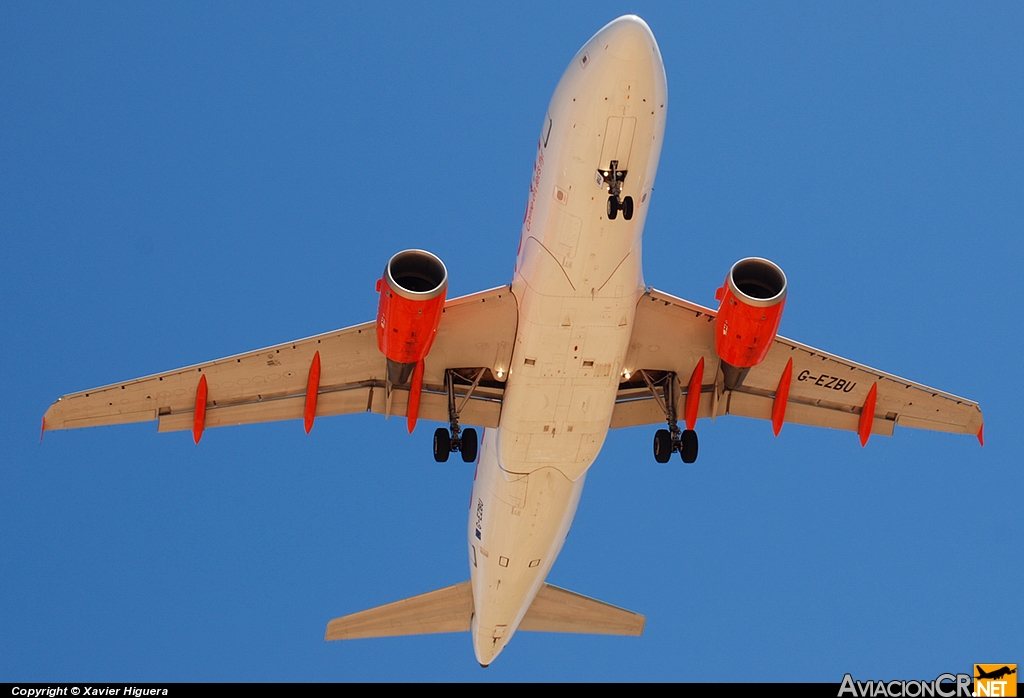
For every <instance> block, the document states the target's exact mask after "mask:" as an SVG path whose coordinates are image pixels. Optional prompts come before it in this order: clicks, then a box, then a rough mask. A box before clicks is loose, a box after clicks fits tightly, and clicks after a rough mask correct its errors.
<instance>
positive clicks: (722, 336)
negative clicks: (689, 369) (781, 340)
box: [715, 257, 787, 382]
mask: <svg viewBox="0 0 1024 698" xmlns="http://www.w3.org/2000/svg"><path fill="white" fill-rule="evenodd" d="M786 290H787V283H786V275H785V274H784V273H783V272H782V269H780V268H779V267H778V265H776V264H773V263H772V262H769V261H768V260H767V259H761V258H759V257H748V258H747V259H741V260H740V261H738V262H736V264H734V265H732V269H730V270H729V274H728V276H726V277H725V285H724V286H723V287H722V288H720V289H718V294H717V297H718V298H719V299H720V300H721V301H722V303H721V305H720V306H719V308H718V317H716V318H715V351H716V352H717V353H718V356H719V357H720V358H721V359H722V361H723V362H725V363H726V364H728V365H729V366H731V367H734V368H737V369H747V368H751V367H752V366H756V365H757V364H759V363H761V362H762V361H764V359H765V357H766V356H768V351H769V350H770V349H771V348H772V342H773V341H774V340H775V335H776V333H778V331H779V322H780V321H781V320H782V309H783V308H784V307H785V305H786ZM729 373H730V372H728V371H727V378H728V377H729V375H728V374H729ZM737 378H739V381H740V382H742V376H737ZM727 382H731V381H728V380H727Z"/></svg>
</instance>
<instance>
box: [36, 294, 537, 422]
mask: <svg viewBox="0 0 1024 698" xmlns="http://www.w3.org/2000/svg"><path fill="white" fill-rule="evenodd" d="M517 322H518V314H517V308H516V300H515V297H514V296H513V295H512V292H511V291H510V290H509V288H508V287H507V286H502V287H500V288H495V289H491V290H488V291H482V292H480V293H476V294H472V295H469V296H463V297H461V298H455V299H452V300H449V301H448V302H446V303H445V308H444V315H443V316H442V319H441V323H440V325H439V327H438V333H437V338H436V340H435V341H434V346H433V348H432V350H431V352H430V355H429V356H428V357H427V359H426V360H425V362H424V377H423V388H424V390H423V395H422V399H421V403H420V408H419V414H420V416H421V417H423V418H426V419H433V420H438V421H447V420H448V398H447V393H446V391H445V387H444V386H445V371H446V369H453V368H484V369H487V370H488V371H490V370H492V369H495V368H497V369H501V371H500V373H502V374H503V375H506V376H507V375H508V373H507V370H508V362H509V360H510V358H511V355H512V345H513V342H514V340H515V333H516V324H517ZM317 354H319V356H320V371H319V379H318V385H316V386H315V387H314V390H315V392H316V402H315V405H316V409H315V416H318V417H320V416H328V415H336V414H350V413H354V412H378V413H383V412H384V381H385V373H386V362H385V359H384V356H383V355H382V354H381V353H380V351H379V350H378V349H377V340H376V332H375V324H374V323H373V322H368V323H364V324H361V325H355V326H353V327H348V328H345V329H341V330H335V331H333V332H327V333H324V334H320V335H316V336H313V337H308V338H306V339H300V340H296V341H294V342H287V343H285V344H279V345H276V346H272V347H267V348H265V349H260V350H257V351H251V352H247V353H245V354H238V355H236V356H229V357H226V358H223V359H218V360H216V361H210V362H207V363H202V364H196V365H194V366H188V367H185V368H180V369H176V370H174V371H167V372H165V373H158V374H155V375H152V376H147V377H144V378H137V379H135V380H131V381H126V382H123V383H114V384H111V385H107V386H103V387H100V388H94V389H92V390H84V391H82V392H78V393H72V394H70V395H65V396H64V397H61V398H60V399H58V400H57V401H56V402H55V403H53V405H51V406H50V408H49V409H48V410H47V411H46V414H45V415H44V417H43V431H51V430H56V429H75V428H79V427H92V426H102V425H110V424H129V423H133V422H147V421H153V420H158V421H159V426H158V430H159V431H179V430H188V429H192V428H193V424H194V419H195V417H196V412H197V400H196V397H197V393H199V392H200V387H199V386H200V381H201V379H202V378H203V377H204V376H205V378H206V391H207V395H206V399H205V419H204V422H205V427H215V426H227V425H234V424H251V423H256V422H269V421H277V420H283V419H302V418H303V416H304V410H305V406H306V400H307V388H308V386H309V384H310V382H311V381H310V369H311V367H312V366H313V362H314V356H315V355H317ZM489 377H492V378H493V374H490V376H489ZM457 390H458V388H457ZM502 393H503V384H502V383H501V382H500V381H499V380H498V379H493V380H488V381H484V382H483V383H482V384H481V385H479V386H478V387H477V388H476V389H475V390H474V391H473V395H472V399H470V400H468V401H467V403H466V405H465V408H464V409H463V411H462V413H461V414H460V422H461V423H463V424H466V425H474V426H484V427H491V426H497V424H498V415H499V414H500V411H501V396H502ZM200 397H202V396H201V394H200ZM407 403H408V386H406V387H405V388H404V389H402V388H398V389H396V394H395V396H394V398H393V400H392V405H391V414H393V415H405V413H406V407H407ZM201 409H203V408H201Z"/></svg>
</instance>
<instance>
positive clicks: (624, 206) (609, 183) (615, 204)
mask: <svg viewBox="0 0 1024 698" xmlns="http://www.w3.org/2000/svg"><path fill="white" fill-rule="evenodd" d="M597 173H598V174H599V175H600V176H601V181H602V182H603V183H604V185H605V186H606V187H607V188H608V208H607V212H608V220H610V221H613V220H615V218H616V217H617V216H618V215H619V211H622V217H623V218H625V219H626V220H627V221H628V220H631V219H632V218H633V197H632V196H627V197H626V198H624V199H622V198H620V195H621V194H622V183H623V182H625V181H626V170H620V169H619V161H618V160H612V161H611V164H610V165H609V167H608V169H607V170H598V171H597Z"/></svg>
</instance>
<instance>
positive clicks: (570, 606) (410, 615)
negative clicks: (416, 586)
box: [324, 582, 646, 640]
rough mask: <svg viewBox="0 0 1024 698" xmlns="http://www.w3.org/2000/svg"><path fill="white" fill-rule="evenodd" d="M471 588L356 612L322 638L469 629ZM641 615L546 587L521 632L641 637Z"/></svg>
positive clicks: (466, 586)
mask: <svg viewBox="0 0 1024 698" xmlns="http://www.w3.org/2000/svg"><path fill="white" fill-rule="evenodd" d="M472 618H473V589H472V587H471V586H470V583H469V582H463V583H462V584H456V585H454V586H450V587H445V588H444V589H438V590H437V591H431V592H428V593H426V594H420V595H419V596H413V597H411V598H408V599H403V600H401V601H395V602H394V603H389V604H387V605H385V606H378V607H376V608H371V609H369V610H367V611H360V612H359V613H353V614H351V615H348V616H342V617H341V618H335V619H334V620H332V621H331V622H330V623H328V624H327V635H326V637H325V638H324V639H325V640H355V639H358V638H365V637H391V636H395V635H428V634H431V633H456V632H464V631H467V630H469V628H470V622H471V620H472ZM645 622H646V619H645V618H644V617H643V616H642V615H640V614H639V613H633V612H632V611H627V610H626V609H624V608H619V607H617V606H612V605H611V604H606V603H604V602H603V601H598V600H596V599H592V598H590V597H587V596H583V595H581V594H576V593H573V592H571V591H567V590H565V589H560V588H559V587H556V586H552V585H550V584H545V585H543V586H542V587H541V588H540V591H538V592H537V596H536V597H535V598H534V600H533V603H532V604H530V609H529V610H528V611H527V612H526V615H525V616H524V617H523V620H522V622H521V623H520V624H519V630H526V631H534V632H546V633H589V634H596V635H633V636H636V635H640V634H641V633H642V632H643V630H644V623H645Z"/></svg>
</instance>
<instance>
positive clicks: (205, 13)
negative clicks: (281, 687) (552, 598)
mask: <svg viewBox="0 0 1024 698" xmlns="http://www.w3.org/2000/svg"><path fill="white" fill-rule="evenodd" d="M627 11H630V12H636V13H637V14H639V15H641V16H642V17H644V18H645V19H646V20H647V21H648V23H649V24H650V25H651V28H652V29H653V31H654V34H655V36H656V37H657V39H658V42H659V44H660V47H661V51H662V55H663V57H664V60H665V68H666V73H667V76H668V85H669V112H668V125H667V130H666V134H665V147H664V150H663V152H662V156H661V169H660V171H659V178H658V183H657V188H656V191H655V194H654V196H653V199H652V208H651V212H650V215H649V217H648V220H647V227H646V230H645V240H644V242H645V252H646V257H645V261H644V269H645V276H646V280H647V283H648V284H650V285H652V286H655V287H658V288H660V289H663V290H665V291H668V292H670V293H673V294H675V295H679V296H682V297H685V298H688V299H690V300H693V301H696V302H700V303H704V304H707V305H712V304H713V303H714V300H713V299H714V290H715V288H716V287H717V286H718V285H719V284H720V283H721V280H722V278H723V277H724V275H725V273H726V271H727V270H728V268H729V266H730V265H731V264H732V263H733V262H734V261H736V260H737V259H739V258H741V257H745V256H750V255H759V256H764V257H768V258H770V259H772V260H774V261H775V262H777V263H779V264H780V265H781V266H782V267H783V269H785V271H786V273H787V275H788V277H789V281H790V292H789V298H788V302H787V307H786V314H785V317H784V318H783V320H782V329H781V332H782V333H783V334H784V335H786V336H788V337H792V338H794V339H797V340H799V341H802V342H806V343H808V344H811V345H814V346H817V347H820V348H822V349H824V350H827V351H831V352H834V353H837V354H839V355H842V356H846V357H849V358H851V359H854V360H857V361H860V362H863V363H867V364H869V365H873V366H876V367H878V368H881V369H884V370H886V371H889V372H892V373H895V374H897V375H902V376H905V377H907V378H910V379H912V380H915V381H919V382H922V383H925V384H928V385H933V386H935V387H937V388H940V389H943V390H947V391H949V392H953V393H956V394H960V395H964V396H966V397H969V398H971V399H974V400H977V401H979V402H980V403H981V406H982V409H983V410H984V412H985V417H986V430H985V433H986V437H987V445H986V447H985V448H984V449H982V448H979V447H978V443H977V441H976V440H975V439H974V438H973V437H958V436H952V435H946V434H937V433H922V432H914V431H911V430H905V429H897V432H896V435H895V437H894V438H891V439H890V438H883V437H875V438H873V439H872V440H871V441H870V443H869V444H868V446H867V448H865V449H861V448H860V446H859V444H858V442H857V438H856V436H855V435H853V434H850V433H846V432H832V431H828V430H816V429H811V428H805V427H799V426H794V425H787V426H786V428H785V429H784V430H783V432H782V434H781V436H780V437H779V438H778V439H776V438H774V437H773V436H772V433H771V428H770V426H769V425H768V424H767V423H761V422H755V421H752V420H746V419H742V418H736V417H731V418H725V419H721V420H718V421H716V422H715V423H714V424H712V423H710V422H706V423H705V422H701V423H700V424H699V425H698V431H699V433H700V435H701V454H700V459H699V460H698V462H697V463H696V464H695V465H693V466H684V465H683V464H682V463H680V462H679V461H678V460H673V461H672V462H671V464H669V465H667V466H661V465H658V464H656V463H655V462H654V460H653V457H652V456H651V452H650V451H651V445H650V444H651V437H652V430H651V429H645V428H640V429H630V430H624V431H617V432H613V433H612V434H611V435H610V437H609V439H608V441H607V444H606V446H605V448H604V451H603V452H602V454H601V456H600V458H599V459H598V461H597V463H596V464H595V465H594V467H593V468H592V470H591V471H590V474H589V476H588V481H587V487H586V489H585V490H584V493H583V499H582V502H581V505H580V509H579V513H578V514H577V517H576V521H575V524H574V527H573V529H572V532H571V533H570V535H569V538H568V541H567V542H566V546H565V548H564V550H563V552H562V555H561V557H560V558H559V560H558V561H557V562H556V564H555V566H554V569H553V571H552V573H551V575H550V577H549V581H551V582H553V583H555V584H558V585H560V586H564V587H567V588H570V589H573V590H575V591H578V592H580V593H584V594H587V595H591V596H594V597H597V598H599V599H602V600H605V601H608V602H610V603H614V604H617V605H621V606H624V607H627V608H630V609H632V610H636V611H638V612H641V613H644V614H646V616H647V627H646V630H645V633H644V636H643V637H642V638H640V639H636V638H603V637H586V636H573V635H545V634H533V633H522V634H519V635H517V636H516V638H515V639H514V640H513V641H512V643H511V644H510V646H509V647H508V649H506V650H505V652H504V653H503V654H502V655H501V657H500V658H499V659H498V660H497V661H496V662H495V663H494V665H492V666H491V667H490V668H488V669H487V670H486V671H485V670H482V669H480V668H479V667H478V666H477V664H476V662H475V661H474V658H473V652H472V647H471V643H470V639H469V635H468V634H456V635H440V636H433V637H413V638H397V639H380V640H367V641H358V642H350V643H330V644H327V643H324V641H323V632H324V627H325V625H326V622H327V621H328V620H329V619H330V618H333V617H335V616H339V615H343V614H346V613H350V612H353V611H357V610H362V609H364V608H367V607H370V606H374V605H377V604H381V603H386V602H390V601H393V600H396V599H399V598H403V597H406V596H411V595H414V594H417V593H421V592H425V591H429V590H432V589H435V588H438V587H442V586H446V585H449V584H454V583H457V582H460V581H463V580H464V579H466V578H468V562H467V559H466V557H467V556H466V544H465V535H466V526H467V515H468V514H467V501H468V498H469V492H470V488H471V480H472V469H471V467H470V468H467V467H465V466H464V465H463V464H461V463H460V462H457V461H452V462H449V463H448V464H445V465H438V464H436V463H434V462H433V460H432V458H431V456H430V434H431V431H432V429H431V428H430V427H431V426H432V425H430V424H421V426H420V428H419V429H418V430H417V431H416V433H415V434H414V435H413V436H411V437H410V436H407V435H406V434H405V427H404V421H403V420H390V421H384V420H383V419H381V418H379V417H377V416H373V415H359V416H352V417H345V418H340V417H339V418H330V419H322V420H319V421H318V422H317V424H316V427H315V429H314V430H313V432H312V434H311V435H309V436H306V435H305V434H304V433H303V431H302V427H301V425H300V423H299V422H289V423H280V424H269V425H255V426H246V427H237V428H233V429H215V430H210V431H208V432H207V433H206V435H205V436H204V438H203V441H202V444H201V445H200V446H199V447H196V446H194V445H193V444H192V442H191V438H190V436H189V435H188V434H187V433H184V432H182V433H175V434H160V435H158V434H157V433H156V427H155V425H154V424H152V423H149V424H141V425H130V426H124V427H110V428H103V429H90V430H79V431H69V432H56V433H51V434H48V435H47V438H46V440H45V443H44V444H43V445H42V446H40V445H39V444H38V430H39V422H40V418H41V416H42V414H43V412H44V411H45V410H46V408H47V406H48V405H49V404H50V403H51V402H52V401H53V400H55V399H56V398H57V397H58V396H60V395H62V394H65V393H68V392H73V391H77V390H81V389H86V388H90V387H94V386H98V385H102V384H107V383H110V382H114V381H117V380H123V379H128V378H132V377H136V376H140V375H145V374H149V373H153V372H157V371H162V370H168V369H172V368H176V367H178V366H183V365H187V364H190V363H194V362H198V361H203V360H209V359H214V358H218V357H221V356H225V355H228V354H233V353H237V352H240V351H246V350H250V349H255V348H258V347H261V346H266V345H270V344H274V343H278V342H283V341H287V340H290V339H295V338H298V337H302V336H308V335H311V334H315V333H319V332H323V331H327V330H330V329H334V328H338V327H344V326H347V325H351V324H355V323H359V322H364V321H366V320H369V319H371V318H372V317H373V315H374V313H375V308H376V298H375V294H374V282H375V280H376V278H377V277H378V276H379V274H380V272H381V270H382V269H383V265H384V263H385V261H386V260H387V258H388V257H389V256H390V255H391V254H393V253H394V252H396V251H398V250H401V249H405V248H409V247H423V248H426V249H429V250H431V251H433V252H435V253H437V254H438V255H440V256H441V257H442V259H444V261H445V263H446V264H447V266H448V270H449V274H450V279H451V281H450V294H451V295H461V294H464V293H471V292H474V291H478V290H481V289H484V288H489V287H492V286H496V285H500V284H502V283H507V282H508V281H509V280H510V278H511V273H512V266H513V262H514V259H513V258H514V255H515V250H516V244H517V240H518V235H519V228H520V224H521V221H522V214H523V207H524V205H525V202H526V196H527V191H528V184H529V177H530V172H531V167H532V164H533V156H534V144H535V140H536V136H537V133H538V129H539V128H540V125H541V120H542V118H543V116H544V113H545V109H546V107H547V103H548V100H549V99H550V96H551V93H552V91H553V89H554V86H555V84H556V82H557V81H558V78H559V76H560V75H561V73H562V71H563V70H564V69H565V66H566V65H567V63H568V61H569V60H570V59H571V58H572V56H573V54H574V53H575V51H576V50H577V49H578V48H579V46H581V45H582V44H583V43H584V42H585V41H586V40H587V39H588V38H589V37H590V36H591V35H592V34H593V33H594V32H596V31H597V30H598V29H599V28H600V27H601V26H602V25H604V24H605V23H606V22H608V21H610V20H611V19H613V18H614V17H615V16H617V15H619V14H622V13H624V12H627ZM1022 46H1024V9H1022V6H1021V5H1020V4H1018V3H984V4H966V3H962V4H959V3H955V4H948V3H898V4H893V3H858V4H839V3H786V4H778V3H773V4H763V3H759V4H753V3H751V4H728V3H714V4H703V5H696V4H689V3H687V4H683V3H665V4H658V3H646V2H638V3H632V4H630V5H624V4H622V3H619V2H586V3H564V4H563V3H559V4H553V3H534V2H519V3H515V4H514V5H512V4H509V5H508V6H507V7H506V8H505V9H503V10H500V11H497V12H495V11H491V10H487V11H485V10H483V9H480V7H478V5H477V4H475V3H467V4H461V5H460V4H445V3H442V4H438V3H423V4H422V5H409V4H404V3H392V4H388V5H386V6H385V5H383V4H382V5H381V6H380V7H377V8H371V7H370V6H369V4H368V3H358V4H352V5H351V6H349V5H346V4H342V3H329V4H303V5H299V6H289V5H286V4H265V3H264V4H257V3H234V4H227V3H219V4H216V5H214V6H213V7H209V6H207V4H206V3H196V4H186V3H174V4H171V5H152V4H137V3H124V4H109V3H92V4H80V5H66V4H65V5H55V4H42V3H4V4H3V5H2V7H0V162H2V163H3V166H2V168H0V239H2V242H3V254H2V255H0V297H2V298H3V302H2V304H0V337H2V338H3V340H4V345H5V351H6V356H7V359H6V360H5V366H6V368H5V370H4V371H3V372H0V392H2V394H3V396H4V399H3V400H2V401H0V424H2V425H3V426H2V427H0V599H2V601H0V680H3V681H13V680H17V681H29V680H31V681H85V680H92V681H104V680H114V681H121V680H124V681H129V680H130V681H164V680H176V681H191V680H197V681H207V680H209V681H213V680H229V681H233V680H259V681H335V680H519V679H523V680H631V681H632V680H692V681H716V680H743V681H751V680H770V681H794V680H795V681H799V680H812V681H839V680H840V679H841V678H842V675H843V673H845V672H853V674H854V675H855V676H856V677H857V678H863V679H868V678H872V679H876V678H884V679H891V678H906V679H913V678H933V677H934V676H936V675H937V674H938V673H941V672H944V671H966V670H968V669H969V668H970V665H971V664H972V663H974V662H1022V661H1024V641H1022V640H1021V635H1020V632H1019V628H1020V627H1021V626H1022V625H1024V623H1022V621H1024V614H1022V612H1021V606H1020V602H1021V595H1020V582H1019V580H1020V578H1021V576H1022V574H1021V572H1022V563H1021V550H1022V548H1024V546H1022V542H1024V540H1022V532H1021V524H1020V517H1019V515H1017V514H1014V512H1015V511H1017V509H1018V505H1014V504H1013V501H1014V497H1015V496H1016V497H1019V496H1020V492H1021V486H1022V484H1024V477H1022V468H1021V464H1022V457H1021V453H1022V452H1024V436H1022V432H1024V430H1022V429H1021V427H1020V425H1021V423H1022V422H1024V409H1022V407H1021V386H1022V383H1024V371H1022V362H1021V347H1022V345H1024V331H1022V328H1021V320H1020V318H1021V317H1022V314H1024V307H1022V305H1024V304H1022V294H1021V281H1022V279H1024V274H1022V271H1021V270H1022V268H1024V242H1022V238H1024V235H1022V234H1024V174H1022V165H1021V163H1022V162H1024V136H1022V133H1024V131H1022V128H1021V124H1022V115H1024V88H1022V85H1024V52H1022V50H1021V47H1022ZM1014 493H1016V494H1014ZM1017 501H1018V502H1019V500H1017ZM1014 580H1017V581H1014Z"/></svg>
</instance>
